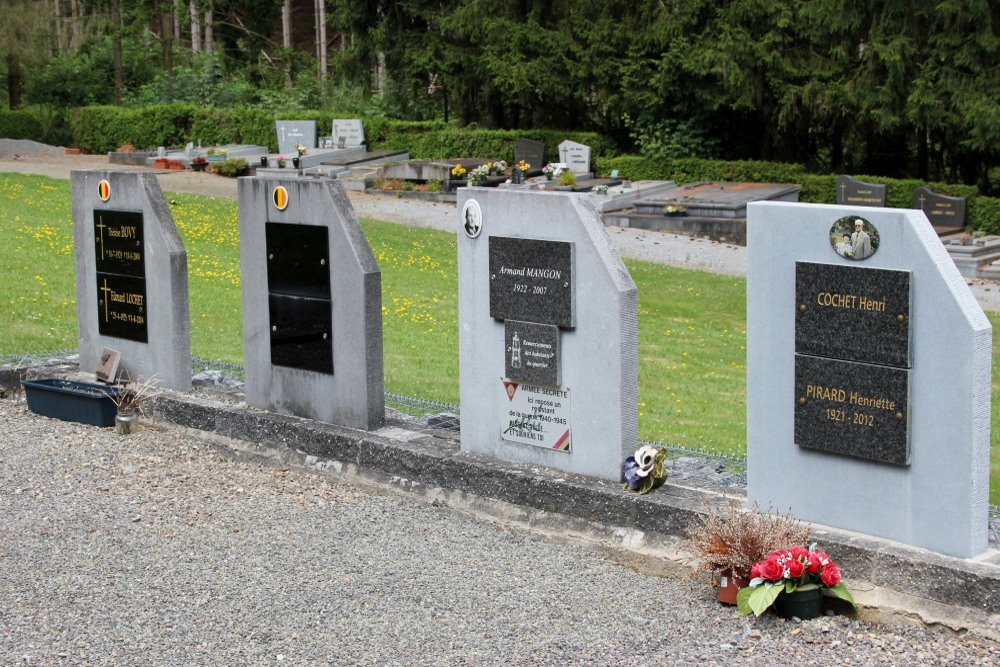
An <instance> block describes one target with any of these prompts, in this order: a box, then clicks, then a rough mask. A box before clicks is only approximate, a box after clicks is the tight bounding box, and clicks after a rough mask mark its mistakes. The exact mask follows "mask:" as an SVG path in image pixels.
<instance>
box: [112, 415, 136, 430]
mask: <svg viewBox="0 0 1000 667" xmlns="http://www.w3.org/2000/svg"><path fill="white" fill-rule="evenodd" d="M138 423H139V415H137V414H136V413H134V412H125V413H121V412H119V413H118V414H116V415H115V433H117V434H118V435H129V434H131V433H133V432H135V428H136V426H137V425H138Z"/></svg>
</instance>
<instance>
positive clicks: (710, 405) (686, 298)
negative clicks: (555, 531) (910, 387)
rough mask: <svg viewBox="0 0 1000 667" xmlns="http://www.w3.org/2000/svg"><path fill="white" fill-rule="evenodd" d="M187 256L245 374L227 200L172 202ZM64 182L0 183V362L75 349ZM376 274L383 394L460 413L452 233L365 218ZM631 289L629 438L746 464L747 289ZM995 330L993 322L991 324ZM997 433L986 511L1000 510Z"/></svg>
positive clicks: (207, 323)
mask: <svg viewBox="0 0 1000 667" xmlns="http://www.w3.org/2000/svg"><path fill="white" fill-rule="evenodd" d="M167 199H168V200H170V201H173V202H175V203H174V204H172V205H171V211H172V212H173V215H174V219H175V221H176V222H177V226H178V228H179V229H180V232H181V235H182V237H183V239H184V243H185V247H186V248H187V251H188V272H189V292H190V298H191V306H190V309H191V339H192V340H191V348H192V352H193V354H194V355H195V356H198V357H201V358H203V359H218V360H222V361H227V362H233V363H241V362H242V359H243V344H242V340H243V339H242V331H241V314H240V271H239V246H238V223H237V217H236V203H235V202H234V201H230V200H225V199H212V198H210V197H202V196H196V195H184V194H176V193H170V194H169V195H168V196H167ZM71 225H72V222H71V211H70V194H69V182H68V181H61V180H53V179H48V178H44V177H40V176H23V175H17V174H0V237H2V238H3V239H4V243H3V245H2V246H0V258H2V262H0V271H2V273H0V278H2V279H3V284H4V285H6V286H7V289H5V290H4V291H3V293H2V295H0V306H3V307H4V308H5V310H6V312H5V317H4V318H3V320H2V323H0V354H16V353H29V352H46V351H52V350H59V349H70V348H75V347H76V305H75V300H74V284H73V254H72V230H71ZM362 225H363V227H364V230H365V233H366V234H367V236H368V240H369V243H370V244H371V246H372V250H373V252H374V253H375V257H376V259H377V260H378V263H379V266H380V267H381V269H382V314H383V323H384V328H383V332H384V333H383V335H384V353H385V373H386V377H385V387H386V391H389V392H393V393H398V394H404V395H407V396H413V397H417V398H424V399H430V400H436V401H442V402H446V403H458V303H457V291H458V286H457V276H456V274H457V269H456V259H455V253H456V251H455V237H454V235H453V234H449V233H445V232H440V231H433V230H426V229H418V228H412V227H406V226H402V225H396V224H392V223H386V222H379V221H375V220H362ZM626 264H627V265H628V268H629V271H630V272H631V273H632V277H633V278H634V280H635V282H636V285H637V287H638V289H639V435H640V437H641V438H643V439H647V440H655V441H663V442H668V443H670V444H675V445H681V446H684V447H692V448H703V449H707V450H710V451H714V452H718V453H724V454H735V455H744V454H745V453H746V417H745V410H746V396H745V392H746V283H745V281H744V280H743V279H740V278H733V277H729V276H720V275H715V274H711V273H704V272H700V271H691V270H685V269H675V268H671V267H665V266H660V265H657V264H650V263H647V262H638V261H628V262H626ZM990 320H991V322H993V323H994V327H997V325H998V324H1000V315H992V314H991V316H990ZM993 360H994V362H993V364H994V372H993V377H994V384H993V394H994V397H995V399H994V401H993V424H994V425H997V426H1000V400H998V399H1000V385H998V384H997V382H998V381H1000V372H998V366H1000V336H995V337H994V355H993ZM998 433H1000V429H998V428H994V432H993V447H992V454H993V456H992V465H991V479H993V480H997V482H994V483H992V484H991V493H990V502H992V503H996V504H1000V446H998V444H997V443H998V440H1000V437H998Z"/></svg>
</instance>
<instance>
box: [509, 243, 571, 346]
mask: <svg viewBox="0 0 1000 667" xmlns="http://www.w3.org/2000/svg"><path fill="white" fill-rule="evenodd" d="M489 252H490V317H492V318H493V319H495V320H519V321H522V322H536V323H538V324H552V325H555V326H557V327H562V328H564V329H572V328H573V327H574V326H576V318H575V314H574V308H573V303H574V302H573V300H574V295H573V244H572V243H570V242H567V241H543V240H539V239H521V238H513V237H505V236H491V237H490V248H489Z"/></svg>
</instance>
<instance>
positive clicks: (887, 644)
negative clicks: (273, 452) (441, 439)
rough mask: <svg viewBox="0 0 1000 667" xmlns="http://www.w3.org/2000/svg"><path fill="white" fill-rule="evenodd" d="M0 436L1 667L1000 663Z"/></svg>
mask: <svg viewBox="0 0 1000 667" xmlns="http://www.w3.org/2000/svg"><path fill="white" fill-rule="evenodd" d="M0 434H2V435H0V516H3V518H4V520H3V523H2V527H0V572H2V573H3V574H2V575H0V663H2V664H56V663H59V664H158V665H159V664H164V665H181V664H225V665H235V664H313V665H315V664H553V665H555V664H615V665H618V664H673V665H695V664H740V663H742V664H755V665H784V664H791V663H801V664H852V665H867V664H870V665H875V664H879V665H881V664H898V665H902V664H940V665H945V664H948V665H954V664H983V665H987V664H991V665H992V664H997V663H998V661H1000V646H998V645H996V644H994V643H991V642H988V641H984V640H976V639H973V638H969V637H955V636H950V635H946V634H943V633H940V632H934V631H929V630H927V629H924V628H921V627H916V626H902V625H883V626H877V625H872V624H870V623H867V622H864V621H859V620H856V619H852V618H850V617H848V616H831V617H824V618H820V619H817V620H814V621H808V622H805V623H798V622H795V621H782V620H781V619H778V618H777V617H772V616H769V615H765V616H764V617H761V618H760V619H752V618H739V617H737V616H736V614H735V612H734V611H733V610H732V609H731V608H728V607H723V606H721V605H719V604H718V603H717V602H715V601H714V600H713V599H712V591H711V590H710V589H709V587H708V586H706V585H705V584H704V583H701V582H689V581H685V580H683V579H677V578H663V577H659V576H651V575H648V574H642V573H639V572H636V571H633V570H631V569H629V568H627V567H625V566H623V565H621V564H619V563H617V562H615V561H613V560H610V559H609V558H607V557H605V556H602V555H600V554H598V553H596V552H594V551H591V550H589V549H586V548H583V547H580V546H576V545H571V544H570V545H568V544H559V543H556V542H554V541H552V540H548V539H543V538H542V537H539V536H536V535H533V534H531V533H527V532H523V531H520V530H513V529H510V528H507V527H504V526H502V525H497V524H493V523H489V522H484V521H481V520H477V519H473V518H470V517H468V516H465V515H463V514H461V513H460V512H458V511H456V510H455V509H452V508H448V507H437V506H433V505H426V504H422V503H419V502H415V501H414V500H412V499H410V498H407V497H402V496H398V495H396V494H395V493H393V492H391V491H380V490H372V489H362V488H357V487H353V486H351V485H348V484H345V483H342V482H339V481H336V480H333V479H329V478H325V477H323V476H320V475H318V474H315V473H312V472H303V471H299V470H296V469H281V468H278V469H275V468H274V467H272V466H271V465H256V464H249V463H243V462H238V461H233V460H230V459H228V458H225V457H223V456H220V455H219V454H218V453H217V452H216V450H215V449H214V448H213V447H211V446H209V445H207V444H206V443H205V442H201V441H199V440H198V439H196V438H195V437H193V436H190V435H187V434H182V433H180V432H178V431H175V430H174V429H172V428H169V427H161V428H158V429H151V428H145V429H143V430H142V431H141V432H140V433H139V434H137V435H134V436H131V437H127V438H125V437H121V436H118V435H115V434H114V432H113V430H111V429H99V428H94V427H90V426H84V425H79V424H70V423H66V422H60V421H55V420H50V419H46V418H43V417H38V416H35V415H33V414H31V413H29V412H28V411H27V409H26V406H25V404H24V403H23V401H13V400H3V401H0ZM498 554H503V557H501V558H498Z"/></svg>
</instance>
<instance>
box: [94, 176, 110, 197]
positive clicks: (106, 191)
mask: <svg viewBox="0 0 1000 667" xmlns="http://www.w3.org/2000/svg"><path fill="white" fill-rule="evenodd" d="M97 196H98V197H100V198H101V201H108V200H109V199H111V184H110V183H108V182H107V181H105V180H101V182H100V183H98V184H97Z"/></svg>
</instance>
